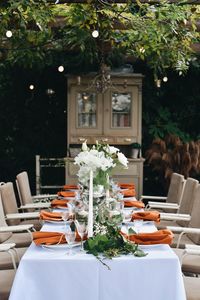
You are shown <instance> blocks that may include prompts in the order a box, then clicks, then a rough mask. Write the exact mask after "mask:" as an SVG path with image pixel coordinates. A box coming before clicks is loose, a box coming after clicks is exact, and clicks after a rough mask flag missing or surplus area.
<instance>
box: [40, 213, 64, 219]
mask: <svg viewBox="0 0 200 300" xmlns="http://www.w3.org/2000/svg"><path fill="white" fill-rule="evenodd" d="M40 219H41V220H50V221H62V217H61V213H59V212H49V211H46V210H41V212H40Z"/></svg>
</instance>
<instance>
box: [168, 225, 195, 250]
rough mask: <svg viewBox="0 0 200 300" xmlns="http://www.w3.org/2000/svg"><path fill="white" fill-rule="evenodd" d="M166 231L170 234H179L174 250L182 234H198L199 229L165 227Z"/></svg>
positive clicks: (177, 246)
mask: <svg viewBox="0 0 200 300" xmlns="http://www.w3.org/2000/svg"><path fill="white" fill-rule="evenodd" d="M167 229H169V230H171V231H172V232H175V233H179V238H178V241H177V245H176V248H179V245H180V242H181V238H182V236H183V235H184V234H186V233H197V234H200V228H192V227H176V226H167Z"/></svg>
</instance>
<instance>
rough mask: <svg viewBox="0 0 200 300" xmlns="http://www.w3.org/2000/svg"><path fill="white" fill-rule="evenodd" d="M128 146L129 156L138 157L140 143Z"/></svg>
mask: <svg viewBox="0 0 200 300" xmlns="http://www.w3.org/2000/svg"><path fill="white" fill-rule="evenodd" d="M130 146H131V157H132V158H139V156H140V149H141V145H140V144H139V143H132V144H131V145H130Z"/></svg>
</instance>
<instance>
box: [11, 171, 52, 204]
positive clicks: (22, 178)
mask: <svg viewBox="0 0 200 300" xmlns="http://www.w3.org/2000/svg"><path fill="white" fill-rule="evenodd" d="M16 186H17V191H18V195H19V199H20V202H21V208H22V209H32V208H33V209H37V208H49V207H50V201H49V200H50V199H52V198H55V197H56V196H57V195H56V194H49V195H48V194H43V195H35V196H33V195H32V194H31V189H30V183H29V177H28V173H27V172H26V171H23V172H21V173H19V174H17V176H16ZM42 201H43V202H42ZM44 201H45V202H44Z"/></svg>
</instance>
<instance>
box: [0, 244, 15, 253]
mask: <svg viewBox="0 0 200 300" xmlns="http://www.w3.org/2000/svg"><path fill="white" fill-rule="evenodd" d="M15 246H16V244H15V243H8V244H0V251H2V252H3V251H8V250H10V249H12V248H14V247H15Z"/></svg>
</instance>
